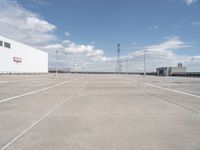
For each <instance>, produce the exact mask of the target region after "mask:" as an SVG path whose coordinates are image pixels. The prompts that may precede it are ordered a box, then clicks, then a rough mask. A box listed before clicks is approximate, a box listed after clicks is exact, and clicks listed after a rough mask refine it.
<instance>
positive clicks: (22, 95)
mask: <svg viewBox="0 0 200 150" xmlns="http://www.w3.org/2000/svg"><path fill="white" fill-rule="evenodd" d="M66 82H68V81H64V82H62V83H59V84H56V85H52V86H49V87H46V88H42V89H39V90H36V91H32V92H28V93H25V94H21V95H17V96H13V97H9V98H6V99H2V100H0V103H3V102H7V101H11V100H14V99H16V98H20V97H24V96H27V95H31V94H35V93H38V92H41V91H45V90H48V89H52V88H55V87H57V86H60V85H62V84H65V83H66Z"/></svg>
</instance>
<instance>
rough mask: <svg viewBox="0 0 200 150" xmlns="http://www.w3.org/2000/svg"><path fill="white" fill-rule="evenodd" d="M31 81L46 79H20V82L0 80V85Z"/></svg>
mask: <svg viewBox="0 0 200 150" xmlns="http://www.w3.org/2000/svg"><path fill="white" fill-rule="evenodd" d="M31 80H47V79H22V80H12V81H5V80H0V84H7V83H15V82H20V81H31Z"/></svg>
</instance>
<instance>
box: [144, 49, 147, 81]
mask: <svg viewBox="0 0 200 150" xmlns="http://www.w3.org/2000/svg"><path fill="white" fill-rule="evenodd" d="M146 53H147V50H144V77H146Z"/></svg>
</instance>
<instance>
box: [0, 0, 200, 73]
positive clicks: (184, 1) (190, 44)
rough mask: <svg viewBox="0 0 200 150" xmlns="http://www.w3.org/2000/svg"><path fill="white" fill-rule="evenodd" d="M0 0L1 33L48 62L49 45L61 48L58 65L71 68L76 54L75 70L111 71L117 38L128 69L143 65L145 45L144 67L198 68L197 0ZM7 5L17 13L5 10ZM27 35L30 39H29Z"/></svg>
mask: <svg viewBox="0 0 200 150" xmlns="http://www.w3.org/2000/svg"><path fill="white" fill-rule="evenodd" d="M0 3H2V4H4V5H1V6H4V9H3V10H2V8H1V10H0V12H1V14H2V16H1V18H2V19H1V20H0V34H1V35H3V36H6V37H9V38H13V39H15V40H18V41H21V42H24V43H26V44H29V45H32V46H34V47H38V48H40V49H43V50H45V51H47V52H49V56H50V59H49V64H50V67H54V66H55V63H54V51H55V50H56V49H59V50H60V49H62V51H64V52H65V54H63V53H62V52H60V55H59V57H60V67H70V68H73V66H74V59H73V57H75V56H76V57H77V58H78V62H77V63H78V65H79V66H82V67H79V69H80V70H81V69H83V68H85V69H87V70H97V71H114V70H115V61H116V60H115V59H116V58H115V57H116V45H117V43H118V42H119V43H121V55H122V61H124V60H125V59H129V63H130V65H129V66H130V67H129V69H130V71H142V68H143V67H142V66H143V64H142V63H143V61H142V58H143V57H142V55H143V54H142V52H143V50H144V49H148V50H149V53H148V55H147V60H148V64H149V65H148V71H155V68H156V67H159V66H174V65H176V64H177V63H178V62H182V63H183V65H184V66H187V67H188V70H189V71H199V70H200V48H199V47H200V1H198V0H151V1H149V0H134V1H133V0H58V1H55V0H48V1H47V0H2V2H0ZM1 6H0V7H1ZM6 7H7V8H6ZM8 10H12V11H13V12H12V13H15V14H16V15H13V16H10V15H11V14H9V12H10V11H9V12H8ZM16 12H17V13H16ZM19 12H21V13H19ZM6 17H11V18H12V20H13V19H14V21H16V22H17V23H19V22H21V24H22V23H23V22H24V23H23V25H22V26H21V28H18V27H15V26H14V25H13V24H12V25H11V23H7V24H6V21H4V20H3V19H4V18H6ZM3 21H4V22H3ZM1 22H3V23H1ZM3 28H6V30H4V29H3ZM39 29H40V30H39ZM18 30H19V31H18ZM16 31H18V32H17V34H16V33H15V32H16ZM24 31H26V32H24ZM13 32H14V33H13ZM65 33H66V34H65ZM18 34H24V36H22V35H18ZM16 35H18V36H16ZM30 35H31V38H32V39H31V41H28V40H27V39H30V38H27V37H30ZM36 38H37V39H41V40H40V41H38V40H37V39H36ZM66 54H67V55H66ZM66 60H68V61H67V62H66Z"/></svg>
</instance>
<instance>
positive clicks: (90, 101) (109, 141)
mask: <svg viewBox="0 0 200 150" xmlns="http://www.w3.org/2000/svg"><path fill="white" fill-rule="evenodd" d="M199 113H200V79H198V78H172V77H154V76H147V78H143V77H142V76H136V75H70V74H65V75H64V74H63V75H59V77H57V78H56V77H55V76H54V75H53V74H47V75H16V76H14V75H10V76H5V75H2V76H0V149H1V150H4V149H8V150H134V149H135V150H199V149H200V114H199Z"/></svg>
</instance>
